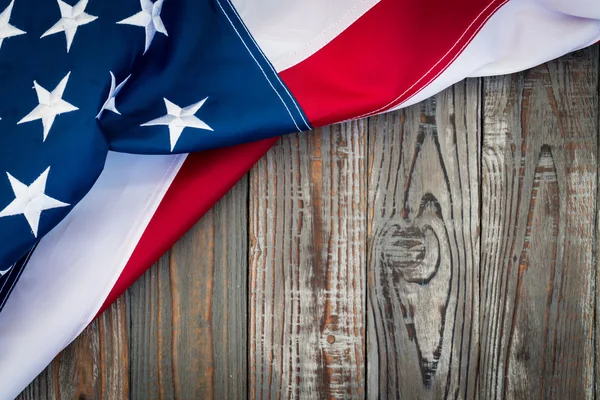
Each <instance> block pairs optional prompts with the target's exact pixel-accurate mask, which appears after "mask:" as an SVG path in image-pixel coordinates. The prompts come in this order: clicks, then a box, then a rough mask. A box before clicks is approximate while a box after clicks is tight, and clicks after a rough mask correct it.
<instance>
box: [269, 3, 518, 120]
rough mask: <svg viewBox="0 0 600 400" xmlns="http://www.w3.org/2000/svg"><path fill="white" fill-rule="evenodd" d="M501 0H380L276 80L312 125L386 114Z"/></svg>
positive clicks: (433, 73)
mask: <svg viewBox="0 0 600 400" xmlns="http://www.w3.org/2000/svg"><path fill="white" fill-rule="evenodd" d="M505 2H506V0H453V1H447V0H424V1H414V0H382V1H381V2H380V3H378V4H377V5H375V6H374V7H373V8H372V9H371V10H369V11H368V12H367V13H366V14H365V15H363V16H362V17H361V18H360V19H358V20H357V21H356V22H355V23H354V24H353V25H351V26H350V27H349V28H348V29H346V30H345V31H344V32H343V33H342V34H341V35H339V36H338V37H336V38H335V39H334V40H333V41H331V42H330V43H329V44H328V45H327V46H325V47H324V48H322V49H321V50H319V51H318V52H317V53H315V54H314V55H313V56H311V57H310V58H308V59H307V60H305V61H303V62H301V63H299V64H298V65H296V66H294V67H292V68H290V69H288V70H285V71H283V72H282V73H281V74H280V75H281V77H282V78H283V80H284V81H285V83H286V84H287V85H288V86H289V88H290V89H291V91H292V93H293V94H294V95H295V96H296V98H297V99H298V101H299V103H300V105H301V106H302V108H303V109H304V111H305V113H306V114H307V116H308V118H309V120H310V121H311V123H312V124H313V125H314V126H323V125H328V124H331V123H334V122H339V121H344V120H347V119H351V118H356V117H358V116H366V115H368V114H371V113H373V112H383V111H385V110H388V109H390V108H392V107H394V106H396V105H398V104H400V103H401V102H403V101H405V100H407V99H408V98H410V97H412V96H414V95H415V94H416V93H418V92H419V91H420V90H422V89H423V88H424V87H425V86H427V85H428V84H429V83H430V82H431V81H433V79H435V77H437V76H438V75H439V74H441V73H442V72H443V71H444V70H445V69H446V68H447V67H448V65H450V64H451V63H452V61H453V60H454V59H455V58H456V57H457V56H458V55H459V54H460V53H461V52H462V51H463V50H464V48H465V47H466V45H467V44H468V43H470V41H471V40H472V38H473V37H474V36H475V34H476V33H477V32H478V31H479V30H480V29H481V27H482V26H483V25H484V23H485V22H486V21H487V20H488V19H489V17H491V16H492V15H493V13H494V12H495V11H496V10H497V9H498V8H499V7H500V6H502V5H503V4H504V3H505Z"/></svg>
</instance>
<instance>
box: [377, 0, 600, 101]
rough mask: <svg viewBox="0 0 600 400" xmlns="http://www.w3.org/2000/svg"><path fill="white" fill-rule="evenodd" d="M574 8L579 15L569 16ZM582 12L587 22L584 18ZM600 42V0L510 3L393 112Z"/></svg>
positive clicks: (518, 0)
mask: <svg viewBox="0 0 600 400" xmlns="http://www.w3.org/2000/svg"><path fill="white" fill-rule="evenodd" d="M548 3H552V9H548V8H547V4H548ZM571 7H572V8H573V10H574V12H573V13H574V14H575V15H573V14H570V13H569V10H570V8H571ZM557 9H560V10H563V11H562V12H557V11H555V10H557ZM583 9H585V10H586V11H585V12H586V13H587V14H586V15H588V18H582V17H581V12H582V10H583ZM594 18H596V19H594ZM598 40H600V1H599V0H593V4H592V3H591V2H590V1H589V0H510V1H509V2H508V3H507V4H506V5H504V6H503V7H502V8H501V9H499V10H498V11H497V12H496V13H495V14H494V15H493V16H492V17H491V18H490V19H489V20H488V22H487V23H486V24H485V26H484V27H483V28H482V29H481V31H480V32H479V34H478V35H477V36H476V37H475V38H474V39H473V40H472V41H471V43H469V45H468V46H467V47H466V48H465V50H464V51H463V52H462V53H461V54H460V55H459V56H458V57H457V58H456V60H455V61H454V62H453V63H452V64H451V65H450V66H449V67H448V68H447V69H446V70H445V71H444V72H443V73H442V74H440V75H439V76H438V77H437V78H436V79H435V80H434V81H432V82H431V83H429V84H428V85H426V87H425V88H424V89H423V90H421V91H420V92H419V93H417V94H416V95H415V96H413V97H412V98H410V99H408V100H407V101H405V102H404V103H402V104H400V105H398V106H396V107H394V108H392V109H391V110H388V111H393V110H397V109H399V108H403V107H407V106H410V105H412V104H415V103H418V102H420V101H423V100H425V99H427V98H429V97H431V96H433V95H434V94H436V93H438V92H440V91H442V90H444V89H445V88H447V87H450V86H452V85H453V84H455V83H456V82H459V81H461V80H463V79H464V78H466V77H477V76H492V75H504V74H511V73H514V72H518V71H523V70H525V69H528V68H531V67H534V66H536V65H540V64H543V63H545V62H546V61H549V60H553V59H555V58H558V57H560V56H562V55H564V54H567V53H569V52H571V51H573V50H577V49H580V48H583V47H587V46H589V45H591V44H593V43H595V42H596V41H598Z"/></svg>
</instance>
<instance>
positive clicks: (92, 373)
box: [17, 296, 129, 400]
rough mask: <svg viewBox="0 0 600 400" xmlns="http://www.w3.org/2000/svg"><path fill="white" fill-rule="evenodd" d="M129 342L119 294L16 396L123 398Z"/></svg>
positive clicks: (37, 399) (39, 399)
mask: <svg viewBox="0 0 600 400" xmlns="http://www.w3.org/2000/svg"><path fill="white" fill-rule="evenodd" d="M128 344H129V343H128V336H127V305H126V301H125V298H124V296H122V297H121V298H119V299H118V300H117V301H116V302H115V303H114V304H113V305H112V306H111V307H110V308H109V309H108V310H106V312H104V313H103V314H102V315H101V316H100V317H99V318H98V319H96V320H95V321H94V322H92V324H90V326H88V327H87V328H86V329H85V330H84V331H83V333H82V334H81V335H80V336H79V337H78V338H77V339H76V340H75V341H74V342H73V343H71V345H69V346H68V347H67V348H66V349H65V350H64V351H63V352H62V353H60V354H59V355H58V356H56V358H55V359H54V361H53V362H52V363H51V364H50V365H49V366H48V367H47V368H46V369H45V370H44V371H43V372H42V373H41V374H40V375H39V376H38V377H37V378H36V379H35V380H34V381H33V382H32V383H31V384H30V385H29V386H28V387H27V388H26V389H25V390H24V391H23V393H21V395H20V396H19V397H17V399H19V400H71V399H80V400H85V399H126V398H127V397H128V395H129V373H128V370H129V346H128Z"/></svg>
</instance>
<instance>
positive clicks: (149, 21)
mask: <svg viewBox="0 0 600 400" xmlns="http://www.w3.org/2000/svg"><path fill="white" fill-rule="evenodd" d="M163 2H164V0H157V1H156V3H152V1H150V0H140V3H141V5H142V11H140V12H139V13H137V14H135V15H132V16H131V17H129V18H125V19H124V20H122V21H119V22H117V24H126V25H135V26H141V27H143V28H146V47H145V48H144V54H145V53H146V52H147V51H148V49H149V48H150V43H152V39H154V35H155V34H156V32H160V33H162V34H164V35H165V36H169V34H168V33H167V28H165V25H164V24H163V21H162V19H160V12H161V10H162V5H163Z"/></svg>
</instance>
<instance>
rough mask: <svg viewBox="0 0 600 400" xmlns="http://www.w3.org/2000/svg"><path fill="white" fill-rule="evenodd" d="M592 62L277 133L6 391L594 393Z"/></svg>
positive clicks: (257, 395)
mask: <svg viewBox="0 0 600 400" xmlns="http://www.w3.org/2000/svg"><path fill="white" fill-rule="evenodd" d="M598 60H599V47H598V46H595V47H593V48H589V49H586V50H584V51H578V52H576V53H573V54H570V55H568V56H566V57H563V58H561V59H560V60H557V61H553V62H550V63H548V64H546V65H543V66H540V67H537V68H534V69H533V70H530V71H526V72H524V73H520V74H515V75H511V76H503V77H493V78H486V79H469V80H467V81H465V82H461V83H459V84H457V85H455V86H454V87H452V88H450V89H448V90H446V91H444V92H443V93H440V94H439V95H437V96H435V97H434V98H431V99H429V100H427V101H424V102H423V103H421V104H418V105H416V106H413V107H410V108H408V109H405V110H402V111H398V112H394V113H391V114H387V115H383V116H378V117H373V118H370V119H368V120H361V121H354V122H349V123H345V124H342V125H338V126H332V127H328V128H324V129H319V130H318V131H316V132H314V133H310V134H305V133H304V134H298V135H291V136H287V137H285V138H283V139H282V140H281V141H280V142H279V144H278V145H276V146H275V147H274V148H273V149H272V150H271V151H270V152H269V153H268V154H267V155H266V156H265V157H264V158H263V159H262V160H261V161H260V162H259V163H258V164H257V165H256V166H255V167H254V169H253V170H252V171H251V172H250V173H249V174H248V176H247V177H246V178H244V179H243V180H242V181H241V182H240V183H239V184H237V186H235V188H234V189H233V190H232V191H231V192H230V193H229V194H228V195H227V196H226V197H225V198H224V199H223V200H221V202H220V203H219V204H218V205H217V206H216V207H214V208H213V210H212V211H210V212H209V213H208V214H207V215H206V216H205V217H204V218H203V219H202V220H201V221H200V222H199V223H198V224H197V225H196V226H195V227H194V228H193V229H192V230H191V231H190V232H189V233H188V234H187V235H186V236H185V237H184V238H182V239H181V240H180V241H179V243H177V244H176V245H175V246H174V247H173V249H172V250H171V251H169V252H168V253H167V254H165V255H164V257H162V259H161V260H160V261H159V262H158V263H157V264H156V265H154V266H153V267H152V269H151V270H150V271H149V272H148V273H146V275H144V277H143V278H142V279H141V280H140V281H138V282H137V283H136V284H135V285H134V286H133V287H132V288H131V289H130V290H129V291H128V292H127V294H126V295H124V296H123V297H122V298H121V299H120V300H119V301H118V302H117V303H116V304H114V305H113V306H112V308H110V310H109V311H107V312H106V313H105V314H104V315H102V316H101V317H100V318H99V319H98V320H97V321H95V322H94V323H93V324H92V325H91V326H90V327H89V328H88V329H87V330H86V331H85V332H84V333H83V334H82V336H81V337H80V338H79V339H78V340H77V341H76V342H75V343H73V344H72V345H71V346H69V347H68V348H67V349H66V350H65V351H64V352H63V353H62V354H60V355H59V356H58V357H57V358H56V359H55V360H54V362H53V363H52V364H51V365H50V366H49V367H48V368H47V370H46V371H44V372H43V373H42V374H41V375H40V376H39V377H38V378H37V379H36V380H35V381H34V382H33V383H32V384H31V385H30V386H29V387H28V388H27V389H26V390H25V392H24V393H23V394H22V395H21V397H20V399H22V400H25V399H28V400H45V399H61V400H62V399H78V400H84V399H128V398H131V399H246V398H249V399H287V398H303V399H317V398H335V399H342V398H352V399H355V398H356V399H361V398H367V399H376V398H381V399H388V398H389V399H391V398H405V399H440V398H453V399H454V398H460V399H463V398H466V399H473V398H479V399H495V398H510V399H547V398H560V399H584V398H596V397H597V396H600V378H597V377H596V376H597V375H598V374H597V371H599V368H600V366H599V365H598V361H599V360H600V358H598V357H597V354H599V352H600V345H599V344H600V341H599V335H600V326H598V321H600V319H598V318H597V317H596V315H597V312H598V311H600V310H599V309H598V305H597V303H598V302H597V297H598V293H597V288H598V285H597V279H598V278H597V276H598V274H597V269H598V263H597V256H596V253H597V249H598V237H599V236H598V235H597V231H598V220H597V212H598V194H597V193H598V191H597V186H598V185H597V181H598V131H599V110H598V93H599V91H598V74H599V62H598Z"/></svg>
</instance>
